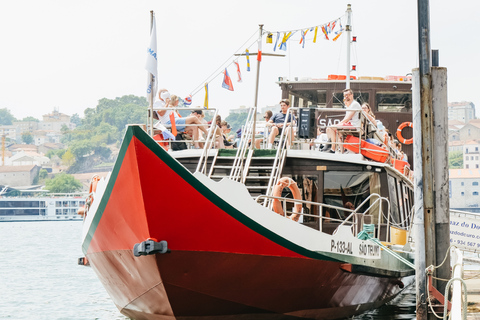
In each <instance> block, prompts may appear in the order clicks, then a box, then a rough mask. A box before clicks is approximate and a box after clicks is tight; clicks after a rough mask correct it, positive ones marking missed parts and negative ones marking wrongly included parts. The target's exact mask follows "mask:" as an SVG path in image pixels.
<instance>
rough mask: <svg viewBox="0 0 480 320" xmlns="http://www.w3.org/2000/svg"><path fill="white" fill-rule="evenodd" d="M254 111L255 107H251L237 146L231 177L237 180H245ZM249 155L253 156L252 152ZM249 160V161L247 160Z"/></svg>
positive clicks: (252, 143)
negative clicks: (246, 155) (246, 157)
mask: <svg viewBox="0 0 480 320" xmlns="http://www.w3.org/2000/svg"><path fill="white" fill-rule="evenodd" d="M254 112H255V108H249V110H248V115H247V120H246V121H245V125H244V127H243V128H242V135H241V138H240V141H239V142H238V146H237V153H236V154H235V159H234V161H233V165H232V170H231V171H230V179H231V180H235V181H240V180H241V182H245V175H246V172H247V170H248V168H245V167H244V165H245V161H244V160H245V154H246V153H247V150H248V141H249V138H251V137H252V133H253V121H254ZM251 145H255V143H254V142H251ZM248 157H251V152H249V155H248ZM247 162H248V161H247Z"/></svg>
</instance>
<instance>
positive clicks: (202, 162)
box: [196, 109, 223, 174]
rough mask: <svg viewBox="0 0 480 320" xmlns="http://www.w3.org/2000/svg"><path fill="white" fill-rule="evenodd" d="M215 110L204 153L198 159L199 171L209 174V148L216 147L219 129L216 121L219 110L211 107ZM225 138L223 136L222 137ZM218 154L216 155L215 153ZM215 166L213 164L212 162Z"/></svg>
mask: <svg viewBox="0 0 480 320" xmlns="http://www.w3.org/2000/svg"><path fill="white" fill-rule="evenodd" d="M209 110H212V111H214V115H213V118H212V124H211V125H210V128H209V129H208V135H207V136H206V137H205V143H204V146H203V150H202V154H201V155H200V158H199V159H198V165H197V169H196V171H197V172H201V173H203V174H207V165H208V155H209V150H210V149H212V148H215V142H216V139H217V138H216V136H215V135H216V131H217V125H216V123H215V119H216V118H217V115H218V110H216V109H209ZM220 138H222V139H223V137H220ZM215 156H216V155H215ZM212 166H213V164H212Z"/></svg>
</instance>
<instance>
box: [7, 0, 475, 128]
mask: <svg viewBox="0 0 480 320" xmlns="http://www.w3.org/2000/svg"><path fill="white" fill-rule="evenodd" d="M348 3H351V5H352V11H353V14H352V27H353V32H352V35H355V36H357V42H356V43H355V44H354V45H353V46H352V53H351V64H355V65H356V66H357V71H356V72H355V73H352V74H353V75H356V76H387V75H401V76H402V75H406V74H407V73H411V71H412V69H413V68H416V67H418V24H417V2H416V1H413V0H402V1H398V0H397V1H391V0H362V1H354V0H351V1H345V0H335V1H331V0H330V1H324V0H296V1H291V0H269V1H267V0H242V1H237V0H203V1H197V0H195V1H194V0H174V1H173V0H172V1H152V0H137V1H126V0H115V1H111V0H94V1H92V0H83V1H72V0H16V1H2V2H0V41H1V46H0V48H1V50H0V109H3V108H7V109H9V110H10V112H11V113H12V114H13V115H14V116H15V117H17V118H19V119H22V118H24V117H26V116H33V117H35V118H38V119H41V116H42V115H43V114H47V113H49V112H51V111H53V110H54V109H58V110H59V111H60V112H62V113H65V114H68V115H73V114H75V113H77V114H78V115H80V117H83V115H84V110H85V109H86V108H95V107H96V105H97V103H98V100H100V99H102V98H108V99H115V98H116V97H121V96H123V95H130V94H134V95H138V96H145V95H146V83H147V71H146V70H145V62H146V58H147V47H148V45H149V42H150V35H149V33H150V31H149V27H150V11H151V10H153V11H154V12H155V16H156V21H157V38H158V40H157V50H158V81H159V87H161V88H167V89H168V90H169V91H170V92H171V93H172V94H176V95H178V96H180V97H182V98H184V97H186V96H187V95H188V94H192V93H194V95H193V104H192V106H200V105H203V101H204V95H205V91H204V90H203V83H205V81H208V82H209V106H210V107H212V108H218V109H219V110H220V114H222V116H226V115H228V112H229V110H230V109H232V108H238V107H239V106H242V105H245V106H253V105H254V100H255V83H256V82H255V77H256V70H257V62H256V60H255V57H252V58H251V59H250V63H251V71H250V72H247V71H246V59H245V58H244V57H240V58H238V63H239V65H240V68H241V73H242V78H243V79H242V82H241V83H239V82H237V75H236V68H235V67H234V66H233V65H232V64H231V63H232V61H234V59H237V57H235V56H234V54H235V53H241V52H243V51H244V50H245V49H246V48H247V47H249V48H250V52H256V50H257V45H256V39H257V37H258V28H259V24H263V25H264V29H265V30H268V31H290V30H298V29H305V28H309V27H312V26H317V25H322V24H324V23H328V22H329V21H332V20H335V19H337V18H340V17H342V19H343V20H342V23H345V22H344V21H345V20H344V16H345V11H346V8H347V4H348ZM479 9H480V2H477V1H466V0H457V1H455V3H454V4H453V3H452V2H451V1H446V0H436V1H430V27H431V30H430V43H431V48H432V49H438V50H439V55H440V66H441V67H446V68H447V72H448V100H449V101H450V102H453V101H471V102H473V103H474V104H475V105H476V106H477V109H478V107H480V90H478V89H477V77H478V74H477V72H476V71H475V68H476V67H475V66H476V63H477V60H478V59H477V56H478V52H479V49H480V37H478V36H475V35H474V32H476V30H478V29H479V27H480V21H479V20H478V19H477V15H478V12H479ZM317 37H318V38H317V42H316V43H313V36H312V34H307V37H306V42H305V46H304V48H302V46H301V45H300V44H299V43H298V42H299V39H300V37H299V33H298V32H297V34H295V35H293V36H292V39H291V40H290V41H289V42H288V43H287V51H286V52H284V51H278V50H277V51H276V53H283V54H286V56H285V57H264V58H263V60H262V62H261V65H260V81H259V95H258V103H257V105H258V107H259V108H262V107H264V106H267V105H269V106H271V105H275V104H277V103H278V101H279V100H280V99H281V91H280V88H279V86H278V84H276V83H275V81H277V80H278V77H287V78H289V79H294V78H295V77H298V79H302V78H326V77H327V76H328V75H329V74H345V70H346V62H345V52H346V38H345V34H343V35H342V36H340V38H339V39H338V41H336V42H333V41H327V40H323V39H322V37H321V35H320V34H319V35H318V36H317ZM262 47H263V52H273V45H272V44H270V45H269V44H266V43H265V37H264V38H263V41H262ZM225 67H227V70H228V72H229V74H230V76H231V78H232V81H233V86H234V91H233V92H232V91H228V90H226V89H224V88H222V86H221V84H222V80H223V76H222V75H221V72H222V71H223V69H224V68H225ZM215 76H216V77H215ZM477 116H480V113H478V111H477Z"/></svg>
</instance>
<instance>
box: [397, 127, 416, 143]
mask: <svg viewBox="0 0 480 320" xmlns="http://www.w3.org/2000/svg"><path fill="white" fill-rule="evenodd" d="M405 127H410V128H413V123H411V122H404V123H402V124H401V125H399V126H398V129H397V138H398V140H399V141H400V142H401V143H403V144H412V143H413V137H412V138H410V139H405V138H404V137H402V130H403V128H405Z"/></svg>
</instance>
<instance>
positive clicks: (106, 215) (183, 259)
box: [79, 77, 415, 320]
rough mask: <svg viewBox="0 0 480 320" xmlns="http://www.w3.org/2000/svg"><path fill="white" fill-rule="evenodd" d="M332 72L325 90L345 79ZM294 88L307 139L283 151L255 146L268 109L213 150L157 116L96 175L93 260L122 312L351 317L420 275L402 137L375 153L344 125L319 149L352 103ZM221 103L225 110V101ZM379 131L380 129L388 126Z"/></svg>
mask: <svg viewBox="0 0 480 320" xmlns="http://www.w3.org/2000/svg"><path fill="white" fill-rule="evenodd" d="M331 78H332V79H330V80H329V79H325V80H323V81H315V82H316V84H315V86H317V87H315V88H314V89H315V90H317V89H318V86H329V85H331V84H332V82H331V81H336V82H338V77H337V78H336V79H334V78H333V77H331ZM347 78H348V77H347ZM359 81H360V80H359ZM379 81H380V80H379ZM382 81H383V80H382ZM395 81H397V82H398V83H400V80H399V79H397V80H395ZM402 82H404V80H403V79H402ZM343 83H344V84H345V81H343ZM382 83H383V82H382ZM352 84H354V81H353V82H352ZM370 84H371V85H375V83H374V82H370ZM377 84H378V83H377ZM280 85H283V84H282V83H280ZM410 86H411V83H410ZM310 87H312V88H313V86H304V88H307V89H308V88H310ZM285 88H286V89H287V90H292V89H293V88H294V87H293V85H285ZM344 88H345V87H344V86H343V88H342V87H341V86H340V85H339V86H338V87H336V90H337V91H336V92H337V93H341V92H342V90H343V89H344ZM312 90H313V89H312ZM282 94H285V91H284V92H283V93H282ZM294 95H295V92H293V93H292V91H290V93H287V97H290V98H291V101H293V102H294V103H293V106H292V107H290V108H289V109H288V110H289V111H288V112H292V113H295V114H297V116H298V121H297V124H295V126H292V132H293V133H294V138H293V140H292V142H291V143H290V142H289V141H288V139H286V135H285V131H288V130H284V132H282V134H281V135H280V136H279V138H278V140H277V141H276V142H275V148H274V149H255V148H254V147H253V144H249V141H253V139H256V138H257V136H256V135H255V133H256V130H255V128H258V125H259V123H258V121H256V116H257V110H256V108H251V109H249V113H248V116H247V119H246V122H245V125H244V127H243V130H242V137H241V139H240V141H239V142H238V148H237V149H216V148H215V147H214V146H215V143H214V129H215V126H211V127H210V129H209V131H208V135H207V136H206V137H205V141H203V142H204V147H203V149H194V148H191V147H187V148H186V149H184V150H180V151H173V150H172V148H171V145H170V143H171V142H169V141H158V138H157V140H155V139H154V138H153V137H158V136H157V135H155V130H154V128H153V127H152V126H151V125H150V127H148V125H146V126H141V125H130V126H128V127H127V129H126V132H125V136H124V139H123V142H122V145H121V148H120V151H119V154H118V158H117V160H116V163H115V165H114V167H113V170H112V172H111V173H110V174H108V175H107V176H106V177H104V178H101V179H99V180H94V181H93V182H92V185H91V193H90V194H89V195H88V201H87V204H86V206H85V209H84V210H82V212H81V213H82V216H83V218H84V227H83V232H82V250H83V253H84V254H85V257H84V258H82V259H81V260H80V261H79V263H81V264H85V265H90V266H91V267H92V269H93V270H94V272H95V273H96V275H97V276H98V278H99V279H100V281H101V282H102V284H103V285H104V287H105V289H106V291H107V292H108V294H109V295H110V297H111V299H112V300H113V303H114V304H115V305H116V307H117V308H118V309H119V310H120V312H121V313H122V314H124V315H125V316H127V317H130V318H133V319H232V320H233V319H265V320H266V319H340V318H346V317H351V316H353V315H356V314H360V313H363V312H365V311H367V310H371V309H375V308H377V307H379V306H381V305H383V304H385V303H386V302H388V301H390V300H391V299H393V298H394V297H395V296H397V295H398V294H399V293H401V292H402V290H403V289H404V288H406V287H408V286H410V285H412V284H413V283H414V277H415V268H414V265H413V260H414V243H413V242H412V237H411V236H410V232H411V229H412V225H413V209H412V208H413V184H412V175H411V170H407V169H406V167H404V168H402V169H403V172H402V171H400V170H398V168H397V167H396V166H395V163H394V161H393V159H395V155H394V151H393V150H391V149H389V148H388V146H387V147H386V148H382V150H383V151H380V150H373V151H372V150H370V148H369V145H368V144H365V143H362V142H365V141H366V134H367V131H362V130H359V129H358V128H357V129H355V130H352V129H351V128H345V130H340V129H339V130H338V131H339V134H342V135H343V137H344V140H343V143H339V145H340V147H339V150H337V152H336V153H325V152H320V151H318V150H317V148H315V147H312V143H313V142H312V141H313V138H314V137H315V136H316V129H317V128H318V127H321V126H324V125H325V123H324V119H325V117H326V116H325V115H329V114H342V113H343V114H345V109H341V108H334V107H332V106H323V105H320V106H318V104H311V105H309V106H308V107H306V108H305V107H304V106H305V105H306V104H304V102H303V101H302V102H301V101H300V100H299V99H297V98H296V97H295V96H294ZM298 96H303V97H305V96H306V95H300V94H298ZM282 97H283V98H286V97H285V96H282ZM370 97H372V95H370ZM302 99H304V98H302ZM370 102H371V101H370ZM371 105H372V106H375V107H378V103H372V102H371ZM183 109H188V108H183ZM327 109H328V110H327ZM208 112H212V113H213V115H212V119H214V118H215V115H216V114H217V110H215V109H213V108H210V109H209V110H208ZM410 117H411V113H410ZM286 119H288V116H287V117H286ZM410 119H411V118H410ZM410 121H411V120H410ZM365 124H366V125H371V123H369V122H368V120H367V119H366V118H365ZM372 125H373V124H372ZM392 125H393V124H392ZM375 129H376V128H374V130H370V131H368V133H370V134H373V135H374V136H375V135H377V136H378V134H379V132H378V131H377V130H375ZM392 129H393V128H392ZM392 129H391V130H392ZM365 130H369V129H365ZM355 138H356V140H355ZM378 138H380V139H382V137H378ZM160 139H161V138H160ZM184 142H185V143H186V145H187V146H191V145H192V141H188V140H187V141H184ZM346 150H348V152H346ZM372 152H373V153H379V152H380V153H382V154H381V156H380V159H382V160H384V161H375V159H372V158H370V157H369V155H371V154H372Z"/></svg>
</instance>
